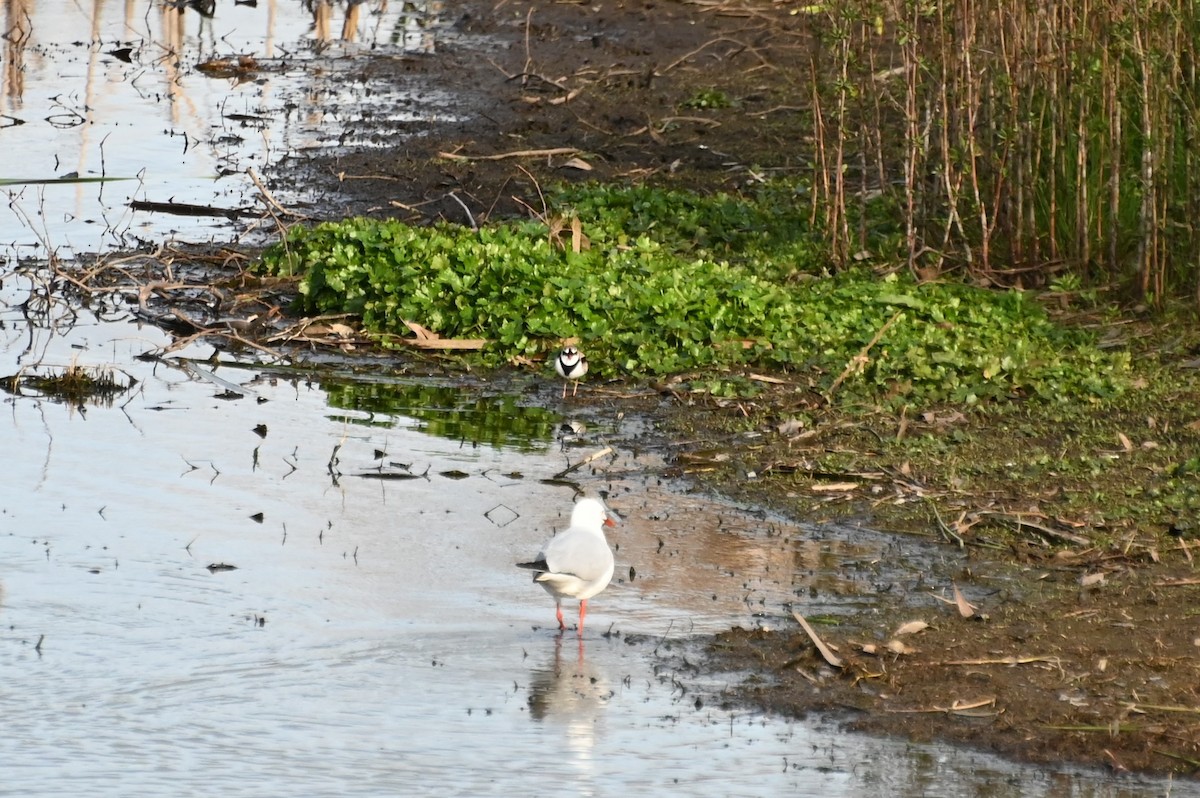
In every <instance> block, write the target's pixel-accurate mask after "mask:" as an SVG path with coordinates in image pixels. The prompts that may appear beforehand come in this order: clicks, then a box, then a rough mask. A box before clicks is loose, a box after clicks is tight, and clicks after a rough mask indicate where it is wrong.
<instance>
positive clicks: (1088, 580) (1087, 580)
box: [1079, 571, 1104, 587]
mask: <svg viewBox="0 0 1200 798" xmlns="http://www.w3.org/2000/svg"><path fill="white" fill-rule="evenodd" d="M1103 581H1104V572H1103V571H1100V572H1098V573H1094V574H1084V575H1083V576H1081V577H1079V584H1080V586H1082V587H1089V586H1091V585H1095V584H1098V583H1100V582H1103Z"/></svg>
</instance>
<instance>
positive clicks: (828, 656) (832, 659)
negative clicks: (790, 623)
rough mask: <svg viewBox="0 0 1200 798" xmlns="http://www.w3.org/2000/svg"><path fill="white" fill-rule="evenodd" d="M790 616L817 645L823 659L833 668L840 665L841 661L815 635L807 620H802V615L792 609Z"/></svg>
mask: <svg viewBox="0 0 1200 798" xmlns="http://www.w3.org/2000/svg"><path fill="white" fill-rule="evenodd" d="M792 617H793V618H795V619H796V622H797V623H799V624H800V628H801V629H803V630H804V633H805V634H806V635H808V639H809V640H811V641H812V642H813V645H814V646H816V647H817V651H819V652H821V656H822V657H824V658H825V661H826V662H828V663H829V664H830V665H832V666H833V667H835V668H840V667H842V661H841V660H840V659H839V658H838V656H837V655H836V654H834V653H833V651H831V650H830V648H829V646H827V645H825V643H824V642H822V641H821V638H819V637H817V633H816V632H814V631H813V628H812V627H811V626H809V625H808V621H806V620H804V616H803V615H801V614H800V613H798V612H796V611H795V610H792Z"/></svg>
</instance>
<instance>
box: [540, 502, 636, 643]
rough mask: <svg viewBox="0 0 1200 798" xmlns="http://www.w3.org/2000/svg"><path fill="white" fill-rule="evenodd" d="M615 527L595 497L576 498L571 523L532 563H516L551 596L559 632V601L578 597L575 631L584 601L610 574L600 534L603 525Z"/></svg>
mask: <svg viewBox="0 0 1200 798" xmlns="http://www.w3.org/2000/svg"><path fill="white" fill-rule="evenodd" d="M606 526H616V521H614V520H613V515H612V514H611V513H610V512H609V509H608V508H607V507H605V506H604V503H603V502H601V501H600V500H599V499H592V498H584V499H580V500H579V502H578V503H577V504H576V505H575V509H574V510H573V511H572V512H571V524H570V526H568V527H567V528H566V529H564V530H563V531H562V532H559V533H558V534H557V535H555V536H554V537H553V538H551V539H550V542H549V543H547V544H546V545H545V546H543V547H542V550H541V552H540V553H539V554H538V556H537V559H535V560H534V561H533V562H520V563H517V567H518V568H528V569H529V570H531V571H533V581H534V582H537V583H539V584H541V586H542V587H543V588H545V590H546V592H547V593H549V594H550V595H551V596H554V607H555V610H556V615H557V617H558V628H559V631H562V630H563V629H566V628H567V625H566V624H565V623H563V612H562V600H563V599H564V598H574V599H579V627H578V629H579V634H581V635H582V634H583V618H584V616H585V615H587V600H588V599H590V598H591V597H592V596H594V595H596V594H597V593H599V592H600V591H602V590H604V588H606V587H608V583H609V582H610V581H612V576H613V553H612V549H610V548H609V547H608V540H607V539H606V538H605V537H604V527H606Z"/></svg>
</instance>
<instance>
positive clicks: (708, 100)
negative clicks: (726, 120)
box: [683, 89, 733, 110]
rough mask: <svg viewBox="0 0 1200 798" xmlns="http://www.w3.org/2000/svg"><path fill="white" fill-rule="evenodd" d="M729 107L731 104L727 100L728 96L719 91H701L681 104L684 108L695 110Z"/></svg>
mask: <svg viewBox="0 0 1200 798" xmlns="http://www.w3.org/2000/svg"><path fill="white" fill-rule="evenodd" d="M731 105H733V102H732V101H731V100H730V99H729V95H728V94H726V93H725V92H723V91H721V90H720V89H701V90H700V91H697V92H696V93H695V94H693V95H692V96H691V97H690V98H688V99H687V100H686V101H685V102H684V103H683V107H684V108H692V109H695V110H705V109H709V108H729V107H730V106H731Z"/></svg>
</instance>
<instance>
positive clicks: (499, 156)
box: [437, 147, 583, 161]
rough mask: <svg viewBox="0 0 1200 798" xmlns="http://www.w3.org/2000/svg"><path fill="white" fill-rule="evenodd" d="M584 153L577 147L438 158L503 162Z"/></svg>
mask: <svg viewBox="0 0 1200 798" xmlns="http://www.w3.org/2000/svg"><path fill="white" fill-rule="evenodd" d="M581 152H583V151H582V150H579V149H576V148H575V147H550V148H548V149H544V150H516V151H514V152H499V153H496V154H495V155H460V154H459V153H456V152H439V153H438V154H437V157H439V158H446V159H449V160H451V161H503V160H504V159H505V158H542V157H550V156H552V155H578V154H579V153H581Z"/></svg>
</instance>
